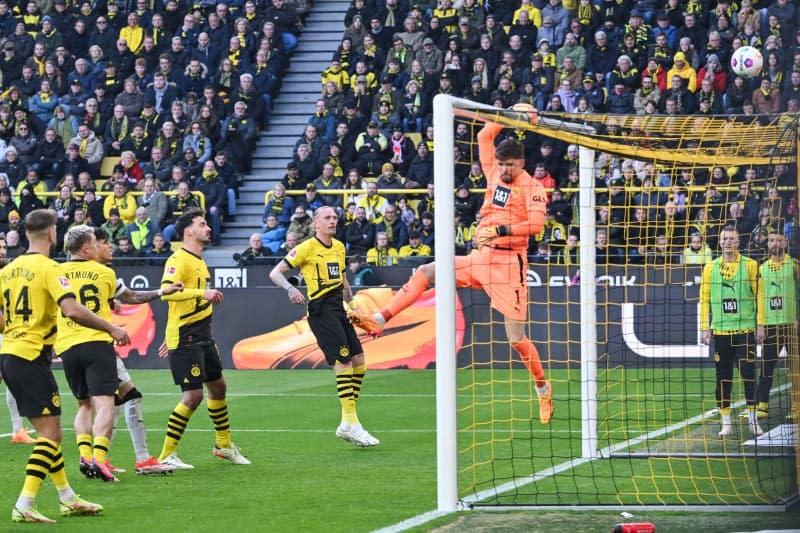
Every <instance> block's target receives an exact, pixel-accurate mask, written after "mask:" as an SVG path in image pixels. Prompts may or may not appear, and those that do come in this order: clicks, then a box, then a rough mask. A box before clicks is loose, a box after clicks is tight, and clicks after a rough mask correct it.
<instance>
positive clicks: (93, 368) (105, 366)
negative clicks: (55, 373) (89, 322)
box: [61, 341, 119, 400]
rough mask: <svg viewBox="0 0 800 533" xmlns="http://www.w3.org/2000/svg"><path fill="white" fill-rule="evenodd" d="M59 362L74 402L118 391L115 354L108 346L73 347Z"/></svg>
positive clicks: (109, 344)
mask: <svg viewBox="0 0 800 533" xmlns="http://www.w3.org/2000/svg"><path fill="white" fill-rule="evenodd" d="M61 361H62V362H63V364H64V374H66V376H67V383H69V388H70V389H71V390H72V394H73V395H74V396H75V397H76V398H77V399H79V400H86V399H87V398H89V397H90V396H113V395H114V393H115V392H116V391H117V387H118V386H119V378H118V377H117V353H116V352H115V351H114V345H113V344H111V343H110V342H105V341H92V342H84V343H81V344H76V345H75V346H73V347H72V348H70V349H69V350H67V351H65V352H64V353H62V354H61Z"/></svg>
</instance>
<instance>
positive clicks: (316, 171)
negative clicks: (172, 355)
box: [242, 0, 800, 266]
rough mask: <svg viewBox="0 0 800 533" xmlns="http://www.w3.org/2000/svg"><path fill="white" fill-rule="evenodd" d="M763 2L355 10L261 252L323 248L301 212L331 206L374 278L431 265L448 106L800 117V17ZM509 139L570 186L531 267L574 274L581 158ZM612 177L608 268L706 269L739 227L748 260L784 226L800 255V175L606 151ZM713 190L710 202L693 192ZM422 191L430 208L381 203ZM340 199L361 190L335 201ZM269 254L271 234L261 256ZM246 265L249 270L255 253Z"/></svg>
mask: <svg viewBox="0 0 800 533" xmlns="http://www.w3.org/2000/svg"><path fill="white" fill-rule="evenodd" d="M754 4H757V3H756V2H751V0H742V1H741V3H738V2H733V3H732V2H731V1H730V0H719V1H716V2H715V1H714V0H709V1H695V0H690V1H683V0H667V1H666V2H661V1H657V0H639V1H625V0H598V1H594V0H579V1H577V2H576V1H575V0H567V1H564V2H563V4H562V0H516V1H502V2H501V1H489V0H484V1H481V0H461V1H458V2H453V1H452V0H438V1H415V0H410V1H409V0H353V3H352V5H351V6H350V8H349V9H348V11H347V13H346V15H345V18H344V21H343V23H344V26H345V30H344V34H343V36H342V39H341V44H340V45H339V46H338V48H337V50H336V51H335V52H334V53H333V55H332V58H331V61H330V64H329V66H328V67H326V68H325V69H324V70H323V71H322V73H321V94H320V97H319V99H318V100H317V101H316V102H315V108H314V112H313V114H312V115H311V116H310V118H309V120H308V124H307V126H306V127H305V129H304V131H303V132H302V134H301V135H300V137H299V139H298V140H297V142H296V144H295V148H294V153H293V154H292V159H291V161H290V162H289V163H288V164H287V166H286V174H285V176H284V177H283V180H282V183H281V184H277V185H275V187H274V188H273V190H271V191H269V192H268V193H267V195H266V202H265V203H266V205H265V209H264V224H265V226H264V232H263V234H262V236H261V237H262V238H261V241H262V242H261V244H259V245H257V246H261V247H264V248H266V249H268V250H269V251H268V252H264V253H266V255H270V252H271V253H272V254H273V255H277V256H278V257H280V255H281V253H282V252H281V251H280V250H279V247H280V246H284V247H285V244H284V241H283V240H282V236H283V235H284V234H292V237H293V238H294V239H298V240H299V241H302V240H303V239H304V238H307V237H308V235H309V233H308V232H307V231H306V232H305V233H303V232H302V231H301V232H298V231H297V229H298V227H299V226H300V225H302V222H301V223H300V224H298V223H297V218H298V214H299V217H300V220H304V217H305V214H303V213H306V214H307V213H308V212H309V211H310V210H312V209H314V208H316V207H318V206H320V205H333V206H335V207H336V208H337V209H338V210H339V211H340V214H341V224H340V225H341V227H340V232H339V238H340V239H341V240H342V241H344V242H345V243H346V244H347V246H348V250H349V252H350V253H351V254H352V255H361V256H364V257H365V258H366V260H367V262H368V263H370V264H373V265H379V266H384V265H392V264H395V263H396V262H397V261H398V260H403V258H407V257H413V256H424V255H429V254H432V252H431V250H432V247H433V242H434V236H435V231H434V227H433V224H432V221H433V216H432V212H433V208H434V204H433V197H432V187H431V184H432V179H433V170H432V168H433V148H434V146H433V128H432V109H431V103H432V101H433V98H434V96H435V95H437V94H440V93H444V94H450V95H453V96H459V97H462V98H465V99H469V100H473V101H475V102H479V103H482V104H489V105H493V106H496V107H499V108H508V107H509V106H511V105H513V104H515V103H519V102H523V103H530V104H532V105H534V106H535V107H536V108H537V109H538V110H540V112H543V113H546V112H554V113H555V112H567V113H582V114H583V113H586V114H591V113H614V114H639V115H650V114H653V115H690V114H705V115H710V114H719V115H728V116H729V117H731V120H742V119H741V118H740V117H742V116H745V117H747V116H748V115H749V116H750V118H751V119H753V120H759V119H763V118H764V117H769V116H773V115H774V114H777V113H785V112H789V113H792V112H797V111H798V110H800V25H798V17H799V16H800V12H798V10H797V9H796V7H795V3H793V2H792V1H790V0H774V2H773V3H770V4H767V3H762V4H757V5H754ZM744 45H749V46H753V47H756V48H758V49H759V50H760V51H761V53H762V54H763V57H764V61H765V64H764V68H763V70H762V72H761V74H760V75H759V76H758V77H755V78H750V79H747V78H743V77H738V76H735V75H733V74H732V73H731V72H730V57H731V54H732V52H733V51H734V50H736V49H737V48H739V47H740V46H744ZM734 117H736V118H734ZM745 120H749V119H747V118H745ZM474 134H475V131H473V130H472V128H471V127H470V125H469V124H464V123H458V122H457V124H456V131H455V139H456V154H455V158H456V184H457V189H458V190H457V191H456V193H455V194H456V220H455V231H456V243H457V252H458V253H460V254H466V253H469V251H470V249H471V247H472V236H473V234H474V231H475V227H476V226H477V219H478V218H479V216H480V215H479V209H480V205H481V202H482V201H483V197H482V194H480V193H479V192H476V191H475V190H476V189H480V188H481V187H483V186H484V185H485V180H484V176H483V170H482V169H481V168H480V164H479V163H478V161H477V159H478V158H477V154H476V153H475V150H476V148H475V143H474ZM504 135H513V136H516V137H517V138H519V139H520V140H521V141H523V142H524V143H525V146H526V156H527V157H526V167H527V170H528V172H529V173H530V174H531V176H532V177H533V178H534V179H537V180H541V181H542V183H543V184H545V186H546V187H548V188H552V189H554V190H553V193H552V198H551V202H550V205H549V208H548V221H547V224H546V228H545V231H544V232H543V234H542V235H540V236H538V237H537V238H536V239H532V240H531V247H530V249H529V254H530V255H531V257H532V259H533V260H535V261H542V262H557V263H562V264H574V263H575V262H576V261H577V256H578V252H577V251H578V246H579V234H578V232H577V228H576V224H577V215H578V212H577V193H576V192H575V191H574V190H571V188H572V187H575V186H577V178H578V173H577V157H578V148H577V146H574V145H567V144H565V143H563V142H560V141H558V140H549V139H545V138H543V137H538V136H535V135H533V134H532V133H530V132H526V131H524V130H514V129H508V130H506V131H505V132H504ZM501 138H502V136H501ZM596 169H597V172H596V179H597V186H598V188H599V189H602V190H604V191H607V192H601V193H599V194H598V198H597V205H598V206H599V208H598V212H597V221H598V224H599V227H600V230H601V231H599V235H598V239H597V241H598V242H597V243H596V248H597V254H598V255H597V257H598V259H599V260H600V261H601V262H605V261H608V262H612V263H623V262H633V263H642V262H656V263H667V262H669V263H671V262H676V263H677V262H679V261H684V262H688V263H692V262H706V261H707V260H708V259H709V258H710V251H709V250H714V249H716V244H717V243H716V234H717V232H718V230H719V229H720V228H721V227H722V226H723V225H724V224H725V223H734V224H735V225H736V226H737V228H738V229H739V233H740V235H742V241H743V242H742V250H743V251H745V252H746V253H750V254H753V255H760V254H763V253H764V243H765V241H766V232H767V229H768V228H769V227H770V226H773V225H780V227H781V229H782V230H783V231H784V232H785V233H786V235H787V237H789V238H790V240H791V242H792V250H794V251H795V253H796V251H797V250H798V248H800V245H798V239H800V233H799V232H798V231H797V224H798V206H797V196H796V192H793V190H792V188H793V187H794V186H795V185H796V180H795V174H796V169H795V168H794V167H792V168H789V167H786V166H781V165H777V166H773V167H769V168H761V167H759V168H737V169H731V168H722V167H718V168H713V169H712V168H688V166H687V168H686V169H683V170H678V171H676V172H675V173H674V174H673V173H670V172H668V171H665V170H663V169H661V168H657V167H656V166H655V165H653V164H652V163H651V162H643V161H634V160H622V159H617V158H615V157H613V156H611V155H609V154H601V155H600V156H599V157H598V161H597V163H596ZM697 186H700V187H701V188H702V190H701V191H700V192H698V191H697V190H696V189H695V190H691V189H690V187H697ZM731 187H733V188H734V189H736V188H737V187H738V190H730V188H731ZM420 188H421V189H427V190H428V193H427V194H424V195H422V196H419V195H417V194H416V193H414V192H408V193H405V194H384V193H383V191H384V190H391V189H395V190H397V189H410V190H412V191H413V190H414V189H420ZM331 189H346V190H348V191H349V190H352V191H353V192H352V193H350V194H347V195H344V196H341V195H333V194H326V193H325V191H326V190H331ZM651 189H653V190H651ZM665 189H666V190H665ZM287 191H289V194H287ZM292 191H297V192H296V193H295V194H296V195H293V193H292ZM379 191H381V192H379ZM297 206H299V207H302V210H299V209H296V207H297ZM301 211H302V212H303V213H301ZM292 226H294V227H292ZM604 226H605V227H604ZM448 231H449V228H448ZM287 232H288V233H287ZM254 240H258V235H253V236H252V237H251V248H252V243H253V241H254ZM249 249H250V248H248V250H249ZM242 257H245V260H244V262H245V263H247V262H248V261H250V259H247V258H248V257H249V255H248V254H247V252H245V253H244V254H242Z"/></svg>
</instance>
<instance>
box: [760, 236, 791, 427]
mask: <svg viewBox="0 0 800 533" xmlns="http://www.w3.org/2000/svg"><path fill="white" fill-rule="evenodd" d="M787 246H788V242H787V240H786V237H785V236H784V235H783V234H782V233H780V232H779V231H778V230H776V229H771V230H770V232H769V235H768V236H767V253H768V254H769V257H768V258H767V260H766V261H765V262H764V264H762V265H761V267H760V268H759V274H760V276H759V278H758V300H759V301H758V328H757V333H756V337H757V338H758V339H759V341H760V342H763V351H762V352H761V377H760V378H759V380H758V406H757V416H758V418H767V416H768V410H769V391H770V389H771V388H772V374H773V372H774V371H775V365H776V364H777V362H778V353H779V352H780V350H781V348H782V347H784V346H785V347H786V351H787V355H788V356H789V357H790V358H792V357H797V355H798V354H797V351H796V350H797V342H798V341H797V333H798V326H799V324H798V317H800V313H799V312H798V305H800V299H798V297H797V290H798V288H800V263H798V262H797V260H796V259H793V258H792V257H790V256H789V255H787V254H786V248H787ZM790 360H791V359H790Z"/></svg>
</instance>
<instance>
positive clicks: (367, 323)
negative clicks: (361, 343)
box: [347, 309, 386, 337]
mask: <svg viewBox="0 0 800 533" xmlns="http://www.w3.org/2000/svg"><path fill="white" fill-rule="evenodd" d="M347 318H349V319H350V322H352V323H353V325H354V326H356V327H357V328H360V329H363V330H364V331H365V332H367V334H368V335H372V336H373V337H377V336H379V335H380V334H381V333H383V328H384V327H385V326H386V319H385V318H383V315H382V314H380V313H372V314H370V313H364V312H363V311H360V310H358V309H356V310H353V309H350V310H349V311H347Z"/></svg>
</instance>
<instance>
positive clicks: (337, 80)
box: [320, 52, 350, 91]
mask: <svg viewBox="0 0 800 533" xmlns="http://www.w3.org/2000/svg"><path fill="white" fill-rule="evenodd" d="M329 81H331V82H333V83H334V84H336V87H337V89H338V90H339V91H346V90H347V89H348V88H349V87H350V74H348V72H347V70H345V69H344V68H342V63H341V59H340V58H339V54H338V53H336V52H334V55H333V57H332V58H331V61H330V64H329V65H328V67H326V68H325V70H323V71H322V74H321V75H320V84H321V85H322V86H323V87H324V86H325V84H326V83H328V82H329Z"/></svg>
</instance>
